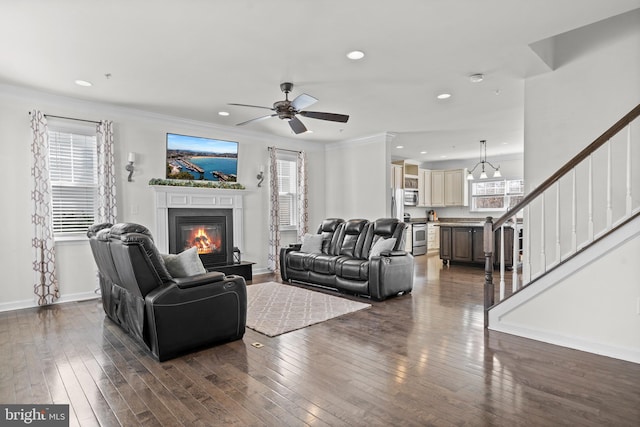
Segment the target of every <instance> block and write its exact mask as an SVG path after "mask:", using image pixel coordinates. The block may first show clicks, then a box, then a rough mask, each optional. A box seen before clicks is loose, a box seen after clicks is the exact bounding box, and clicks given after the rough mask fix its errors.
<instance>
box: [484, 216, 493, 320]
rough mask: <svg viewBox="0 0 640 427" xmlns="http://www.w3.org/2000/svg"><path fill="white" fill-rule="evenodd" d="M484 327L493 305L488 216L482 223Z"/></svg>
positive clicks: (491, 248) (491, 259)
mask: <svg viewBox="0 0 640 427" xmlns="http://www.w3.org/2000/svg"><path fill="white" fill-rule="evenodd" d="M482 237H483V239H482V241H483V244H484V327H485V328H487V327H488V326H489V308H490V307H492V306H493V303H494V292H493V244H494V238H493V218H492V217H490V216H488V217H487V220H486V222H485V223H484V234H483V236H482Z"/></svg>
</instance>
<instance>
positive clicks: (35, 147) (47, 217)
mask: <svg viewBox="0 0 640 427" xmlns="http://www.w3.org/2000/svg"><path fill="white" fill-rule="evenodd" d="M31 131H32V137H33V138H32V142H31V176H32V178H33V189H32V191H31V200H32V201H33V209H32V212H31V223H32V224H33V237H32V239H31V246H32V247H33V252H34V257H33V272H34V279H35V280H34V281H35V283H34V285H33V291H34V293H35V294H36V301H37V303H38V305H48V304H53V302H54V301H55V300H57V299H58V298H60V289H59V288H58V280H57V278H56V253H55V246H54V241H53V226H52V222H51V186H50V182H49V138H48V136H47V119H46V118H45V116H44V113H42V111H38V110H34V111H32V112H31Z"/></svg>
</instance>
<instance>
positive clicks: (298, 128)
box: [289, 117, 307, 135]
mask: <svg viewBox="0 0 640 427" xmlns="http://www.w3.org/2000/svg"><path fill="white" fill-rule="evenodd" d="M289 126H291V129H293V131H294V132H295V133H296V135H297V134H299V133H304V132H306V131H307V128H306V127H305V125H304V123H302V122H301V121H300V120H299V119H298V118H297V117H294V118H293V119H291V120H289Z"/></svg>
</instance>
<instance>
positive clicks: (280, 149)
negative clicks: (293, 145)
mask: <svg viewBox="0 0 640 427" xmlns="http://www.w3.org/2000/svg"><path fill="white" fill-rule="evenodd" d="M268 148H269V150H276V151H288V152H290V153H298V154H299V153H302V151H296V150H288V149H286V148H278V147H268Z"/></svg>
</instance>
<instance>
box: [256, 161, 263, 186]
mask: <svg viewBox="0 0 640 427" xmlns="http://www.w3.org/2000/svg"><path fill="white" fill-rule="evenodd" d="M256 179H257V180H258V187H261V186H262V181H264V166H262V165H261V166H260V172H258V175H257V176H256Z"/></svg>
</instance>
